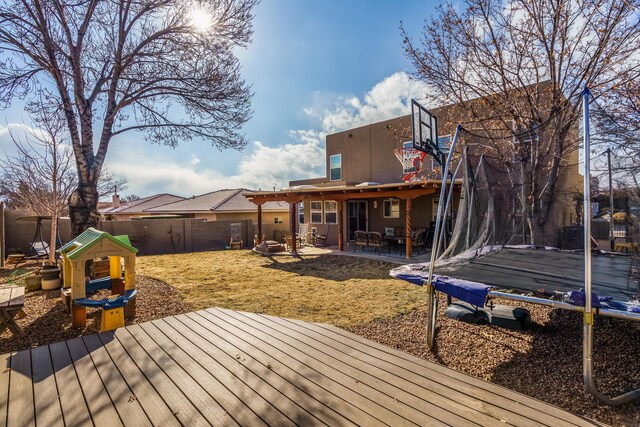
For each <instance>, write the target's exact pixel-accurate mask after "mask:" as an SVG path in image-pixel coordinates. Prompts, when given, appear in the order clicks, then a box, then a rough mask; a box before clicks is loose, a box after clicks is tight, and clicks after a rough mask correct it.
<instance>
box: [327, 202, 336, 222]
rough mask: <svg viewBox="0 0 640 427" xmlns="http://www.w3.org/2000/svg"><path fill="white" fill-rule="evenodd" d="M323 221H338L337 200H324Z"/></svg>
mask: <svg viewBox="0 0 640 427" xmlns="http://www.w3.org/2000/svg"><path fill="white" fill-rule="evenodd" d="M324 223H325V224H337V223H338V202H335V201H333V200H326V201H325V202H324Z"/></svg>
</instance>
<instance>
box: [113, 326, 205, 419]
mask: <svg viewBox="0 0 640 427" xmlns="http://www.w3.org/2000/svg"><path fill="white" fill-rule="evenodd" d="M115 336H116V338H117V339H118V341H119V342H120V344H122V347H123V348H124V349H125V351H126V352H127V354H128V355H129V357H130V358H131V360H132V362H133V363H134V364H135V365H136V366H137V367H138V369H139V370H140V371H141V372H143V373H144V376H145V377H146V379H147V380H148V381H149V383H150V384H152V386H153V388H154V389H155V390H157V392H158V394H159V395H160V396H162V399H163V400H164V402H165V403H166V404H167V406H168V407H169V408H170V409H171V412H172V414H173V415H175V416H176V418H177V419H178V420H179V421H180V424H182V425H185V426H197V427H199V426H208V425H210V424H209V423H208V422H207V420H206V419H205V418H204V416H203V415H202V414H201V413H200V411H199V410H198V408H196V407H195V406H194V405H193V403H191V401H189V399H188V398H187V396H185V395H184V394H183V393H182V391H180V389H179V388H178V387H177V386H176V385H175V384H174V382H173V381H171V379H170V378H169V376H167V374H166V373H165V372H164V371H163V370H162V369H161V368H160V367H159V366H158V364H157V363H156V362H155V361H154V360H153V359H152V358H151V357H149V356H148V355H147V353H146V352H145V351H144V349H143V348H142V347H141V346H140V344H138V342H137V341H136V340H135V339H134V338H133V336H132V335H131V333H130V332H129V331H128V330H127V328H121V329H118V330H117V331H116V333H115ZM141 396H142V395H141Z"/></svg>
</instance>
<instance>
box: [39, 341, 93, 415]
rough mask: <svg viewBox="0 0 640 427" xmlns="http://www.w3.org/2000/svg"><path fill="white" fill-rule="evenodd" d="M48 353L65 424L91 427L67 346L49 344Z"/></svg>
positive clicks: (62, 343)
mask: <svg viewBox="0 0 640 427" xmlns="http://www.w3.org/2000/svg"><path fill="white" fill-rule="evenodd" d="M49 353H50V354H51V363H52V364H53V372H54V373H55V379H56V384H57V385H58V395H59V396H60V406H61V407H62V414H63V416H64V421H65V424H66V425H68V426H90V425H93V423H92V422H91V414H89V408H88V407H87V402H86V401H85V399H84V396H83V394H82V388H81V387H80V382H79V381H78V375H77V373H76V370H75V367H74V366H73V361H72V360H71V355H70V354H69V349H68V348H67V344H66V343H65V342H64V341H62V342H58V343H55V344H51V345H49Z"/></svg>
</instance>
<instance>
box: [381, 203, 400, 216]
mask: <svg viewBox="0 0 640 427" xmlns="http://www.w3.org/2000/svg"><path fill="white" fill-rule="evenodd" d="M382 207H383V208H384V217H385V218H400V200H398V199H388V200H384V201H383V202H382Z"/></svg>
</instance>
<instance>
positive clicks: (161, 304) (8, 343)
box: [0, 275, 190, 354]
mask: <svg viewBox="0 0 640 427" xmlns="http://www.w3.org/2000/svg"><path fill="white" fill-rule="evenodd" d="M136 289H137V290H138V295H137V296H136V316H135V317H134V318H131V319H126V320H125V322H126V324H127V325H130V324H132V323H142V322H147V321H149V320H154V319H159V318H162V317H166V316H173V315H176V314H180V313H186V312H188V311H190V308H189V307H188V306H187V305H186V304H184V303H183V302H182V301H181V300H180V298H179V297H178V294H177V293H176V291H175V289H173V288H172V287H171V286H169V285H167V284H166V283H164V282H161V281H159V280H155V279H151V278H148V277H144V276H140V275H138V276H137V278H136ZM101 292H104V293H105V296H107V295H108V291H101ZM24 310H25V312H26V313H27V317H25V318H23V319H18V320H17V323H18V324H19V325H20V326H21V327H22V330H23V331H24V332H25V336H24V337H20V338H17V337H14V336H13V335H11V332H9V331H8V330H6V331H4V332H3V333H2V334H0V354H2V353H7V352H10V351H18V350H24V349H27V348H33V347H37V346H39V345H43V344H49V343H53V342H57V341H61V340H68V339H70V338H75V337H77V336H80V335H87V334H91V333H94V332H98V331H99V330H100V310H99V309H92V308H87V326H86V327H85V328H72V327H71V317H70V315H69V314H68V313H67V312H66V311H65V310H64V307H63V306H62V301H61V300H60V291H37V292H28V293H27V294H26V297H25V305H24Z"/></svg>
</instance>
